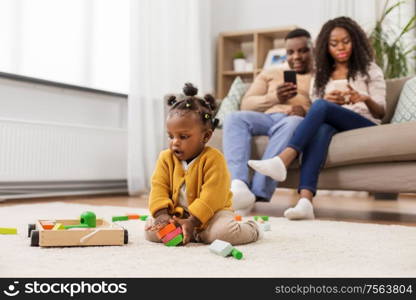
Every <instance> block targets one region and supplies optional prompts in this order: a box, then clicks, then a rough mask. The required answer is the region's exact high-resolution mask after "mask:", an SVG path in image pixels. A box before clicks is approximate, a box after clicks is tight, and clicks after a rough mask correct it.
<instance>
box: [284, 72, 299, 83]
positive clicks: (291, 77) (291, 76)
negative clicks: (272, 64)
mask: <svg viewBox="0 0 416 300" xmlns="http://www.w3.org/2000/svg"><path fill="white" fill-rule="evenodd" d="M283 78H284V81H285V82H292V83H293V84H295V85H296V71H293V70H285V71H284V72H283Z"/></svg>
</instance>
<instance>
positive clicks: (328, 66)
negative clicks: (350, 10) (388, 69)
mask: <svg viewBox="0 0 416 300" xmlns="http://www.w3.org/2000/svg"><path fill="white" fill-rule="evenodd" d="M336 27H340V28H344V29H345V30H346V31H348V33H349V35H350V37H351V46H352V53H351V57H350V59H349V60H348V75H347V79H348V80H350V79H352V80H354V79H355V77H356V76H357V74H358V73H361V74H362V75H366V76H368V67H369V65H370V63H371V62H372V61H373V59H374V53H373V48H372V46H371V44H370V41H369V39H368V37H367V35H366V34H365V32H364V31H363V29H362V28H361V27H360V25H358V24H357V22H355V21H354V20H352V19H351V18H348V17H338V18H335V19H332V20H329V21H328V22H326V23H325V24H324V25H323V26H322V29H321V31H320V32H319V35H318V38H317V39H316V45H315V64H316V74H315V85H314V92H315V93H316V95H318V96H319V97H323V96H324V92H325V86H326V84H327V83H328V81H329V79H330V77H331V74H332V72H333V71H334V68H335V60H334V58H333V57H332V56H331V54H330V53H329V49H328V47H329V36H330V34H331V32H332V30H333V29H334V28H336Z"/></svg>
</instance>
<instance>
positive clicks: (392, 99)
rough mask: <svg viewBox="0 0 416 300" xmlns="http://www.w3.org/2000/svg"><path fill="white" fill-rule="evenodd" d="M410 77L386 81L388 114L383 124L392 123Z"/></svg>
mask: <svg viewBox="0 0 416 300" xmlns="http://www.w3.org/2000/svg"><path fill="white" fill-rule="evenodd" d="M409 78H410V77H403V78H395V79H388V80H386V114H385V115H384V118H383V119H382V120H381V123H382V124H386V123H390V120H391V118H392V117H393V114H394V111H395V109H396V105H397V101H398V100H399V97H400V93H401V91H402V89H403V86H404V84H405V83H406V81H407V80H408V79H409Z"/></svg>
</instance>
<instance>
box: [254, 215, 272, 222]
mask: <svg viewBox="0 0 416 300" xmlns="http://www.w3.org/2000/svg"><path fill="white" fill-rule="evenodd" d="M254 220H255V221H259V222H260V220H263V221H269V216H254Z"/></svg>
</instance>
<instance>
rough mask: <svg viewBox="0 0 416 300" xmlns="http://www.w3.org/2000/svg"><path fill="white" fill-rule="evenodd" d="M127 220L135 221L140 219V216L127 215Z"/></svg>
mask: <svg viewBox="0 0 416 300" xmlns="http://www.w3.org/2000/svg"><path fill="white" fill-rule="evenodd" d="M113 218H114V217H113ZM127 218H128V219H129V220H137V219H140V215H133V214H127Z"/></svg>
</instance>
